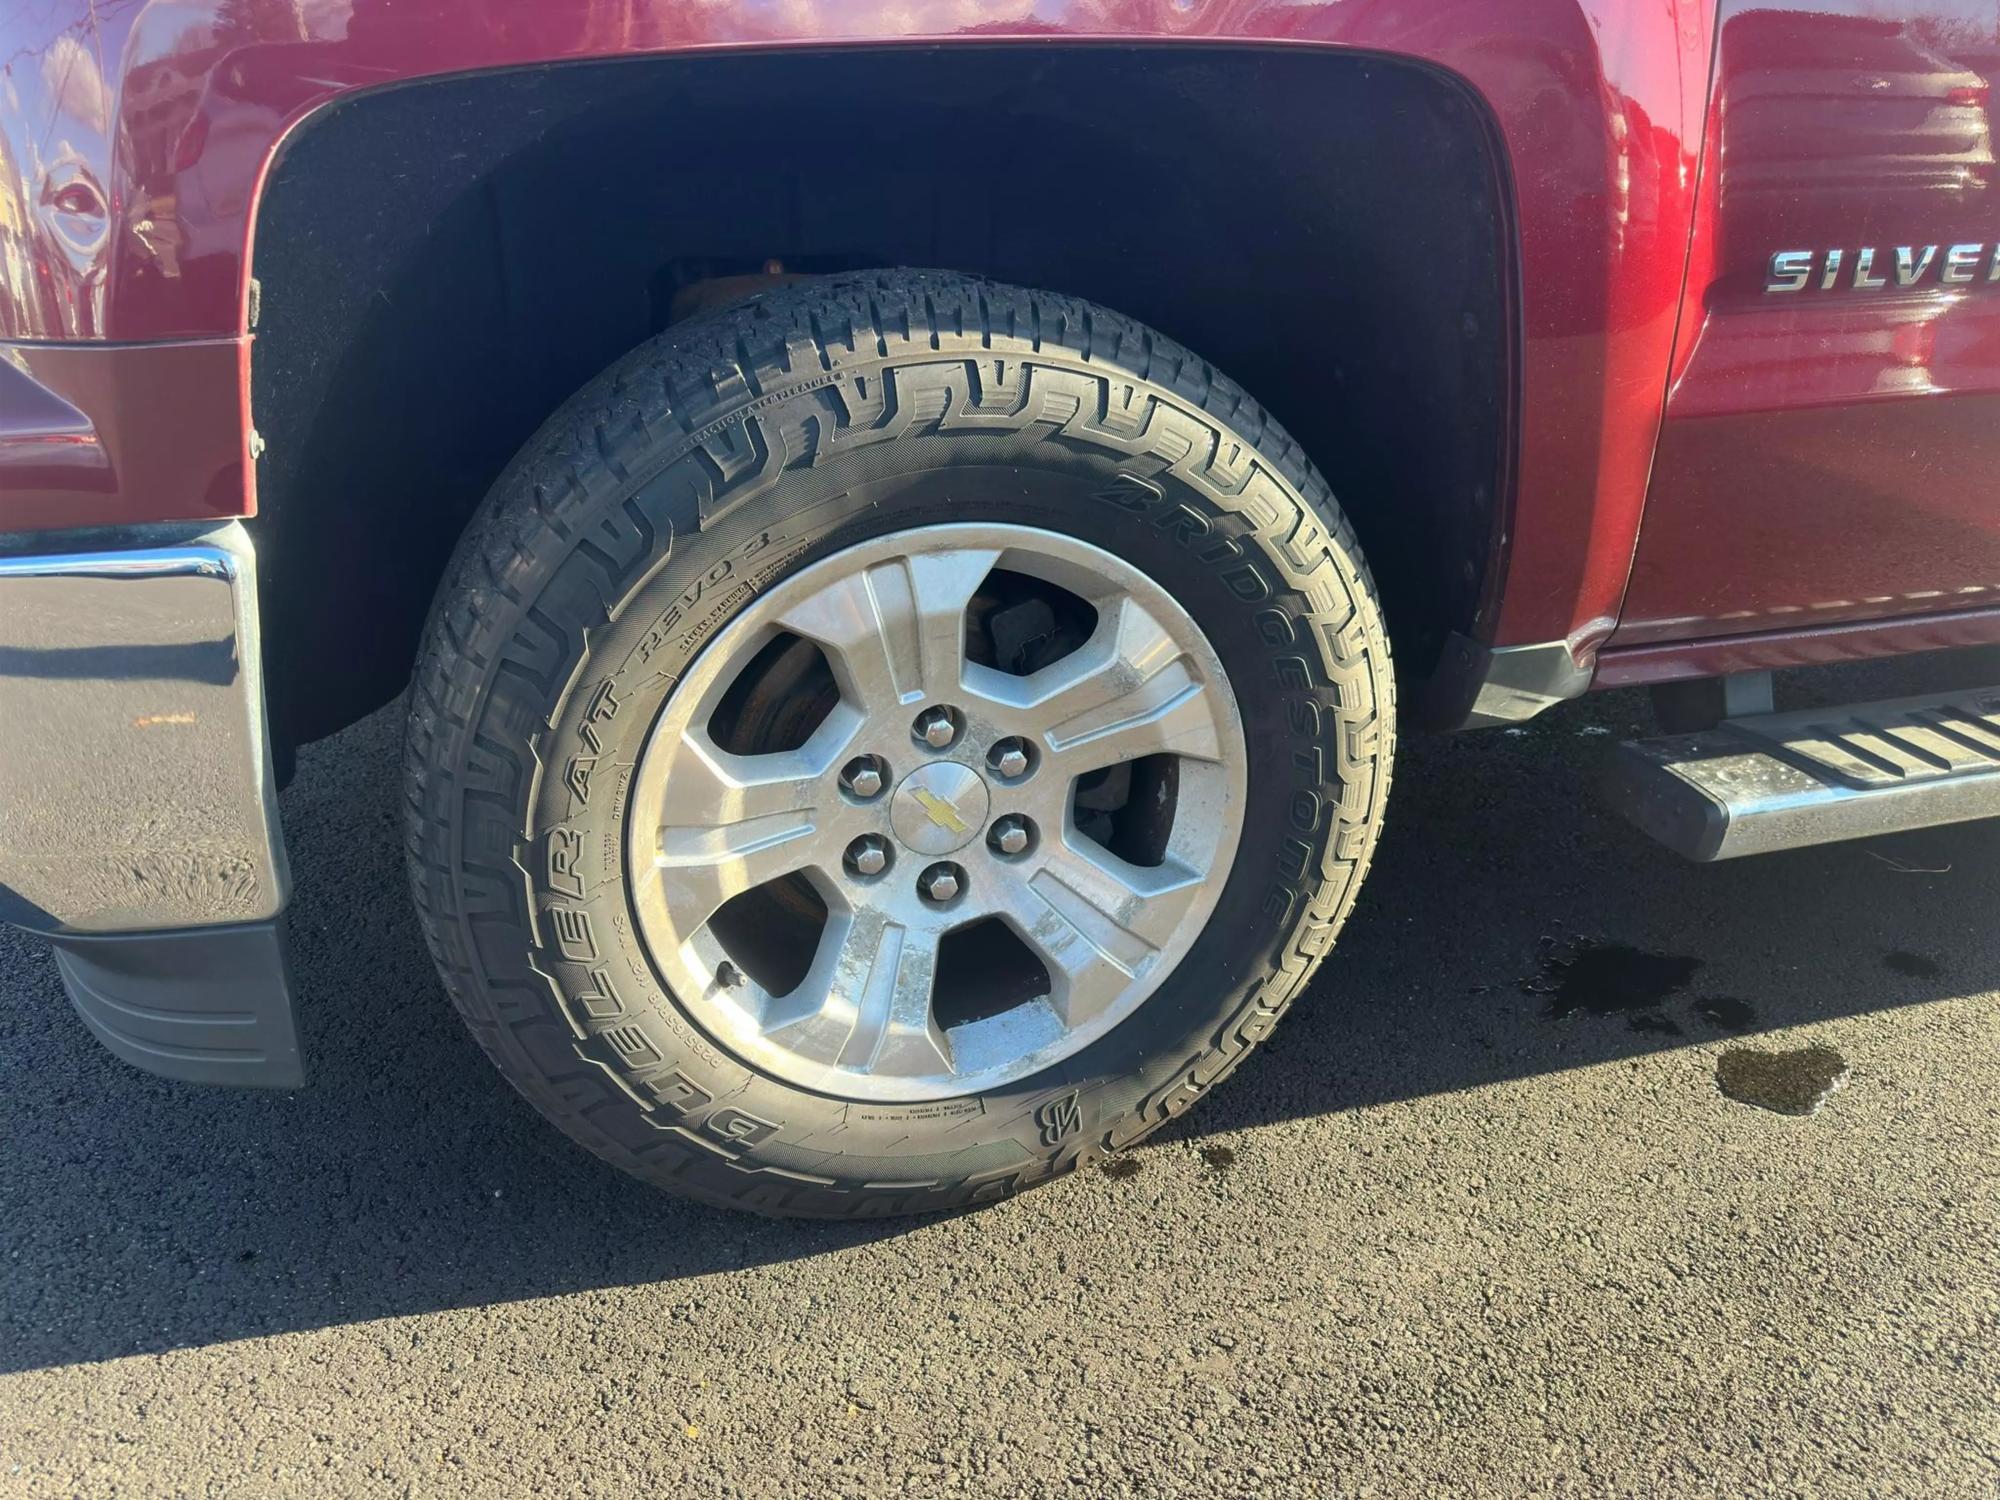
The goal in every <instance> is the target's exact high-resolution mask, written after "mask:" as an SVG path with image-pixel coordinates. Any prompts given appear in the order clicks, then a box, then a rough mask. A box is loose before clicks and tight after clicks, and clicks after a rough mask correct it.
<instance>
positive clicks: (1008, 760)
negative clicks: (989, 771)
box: [986, 736, 1032, 781]
mask: <svg viewBox="0 0 2000 1500" xmlns="http://www.w3.org/2000/svg"><path fill="white" fill-rule="evenodd" d="M986 763H987V764H988V765H990V766H992V767H993V769H994V770H995V771H997V772H998V773H999V774H1000V775H1001V776H1003V777H1005V778H1006V779H1007V780H1009V781H1015V780H1018V779H1019V778H1020V777H1023V776H1025V775H1027V774H1028V767H1029V765H1030V764H1032V762H1031V761H1030V760H1029V758H1028V742H1027V741H1026V740H1024V739H1021V738H1019V737H1018V736H1015V737H1010V738H1008V739H1004V740H1001V741H1000V742H999V743H998V744H996V745H995V746H994V747H993V748H992V749H991V750H990V751H988V752H987V755H986Z"/></svg>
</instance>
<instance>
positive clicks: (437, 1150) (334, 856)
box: [0, 695, 2000, 1370]
mask: <svg viewBox="0 0 2000 1500" xmlns="http://www.w3.org/2000/svg"><path fill="white" fill-rule="evenodd" d="M1643 713H1644V702H1643V699H1639V698H1635V697H1632V696H1629V695H1609V696H1607V697H1605V698H1603V699H1599V700H1594V701H1592V702H1590V703H1587V704H1583V705H1573V706H1571V707H1570V708H1569V709H1567V710H1564V711H1562V712H1560V713H1557V714H1555V715H1552V716H1550V717H1549V718H1547V719H1546V720H1545V721H1541V722H1538V723H1536V724H1535V725H1532V726H1530V727H1528V728H1527V729H1525V730H1524V731H1520V732H1514V733H1499V734H1489V735H1483V736H1466V737H1461V738H1456V739H1428V740H1422V739H1412V740H1409V741H1407V742H1406V745H1405V749H1404V754H1403V759H1402V762H1401V764H1400V766H1399V768H1398V772H1397V782H1398V785H1397V789H1396V795H1395V797H1394V798H1393V799H1392V801H1391V813H1390V828H1389V831H1388V834H1387V836H1386V838H1385V840H1384V842H1383V846H1382V849H1381V853H1380V856H1379V858H1378V861H1377V865H1376V868H1375V871H1374V873H1373V875H1372V876H1371V878H1370V880H1369V882H1368V884H1367V886H1366V888H1365V890H1364V894H1363V897H1362V902H1361V905H1360V907H1359V909H1358V910H1357V911H1356V913H1355V915H1354V917H1353V919H1352V921H1351V922H1350V924H1349V926H1348V928H1347V931H1346V933H1345V935H1344V936H1343V938H1342V941H1341V944H1340V946H1339V948H1338V949H1337V950H1336V952H1335V954H1334V956H1333V957H1332V958H1331V959H1330V960H1329V961H1328V963H1327V965H1326V966H1325V968H1324V969H1323V970H1322V971H1321V976H1320V978H1319V979H1318V980H1317V981H1316V982H1315V984H1314V985H1313V987H1312V989H1311V990H1310V991H1309V992H1308V993H1307V994H1306V995H1305V996H1304V997H1302V999H1301V1000H1300V1001H1299V1002H1298V1004H1297V1005H1296V1007H1295V1008H1294V1010H1293V1013H1292V1015H1291V1017H1290V1018H1289V1019H1288V1020H1287V1021H1286V1023H1285V1025H1284V1026H1282V1027H1281V1028H1280V1029H1279V1031H1278V1033H1277V1035H1276V1037H1275V1038H1274V1039H1273V1041H1272V1042H1271V1043H1270V1044H1269V1045H1268V1046H1267V1047H1266V1049H1265V1050H1264V1051H1263V1052H1261V1053H1260V1054H1259V1055H1258V1056H1256V1057H1254V1058H1252V1059H1251V1060H1250V1061H1249V1062H1248V1063H1247V1064H1246V1065H1245V1066H1244V1067H1243V1068H1242V1069H1241V1070H1239V1072H1238V1073H1237V1074H1236V1075H1235V1077H1234V1078H1233V1079H1232V1080H1231V1081H1230V1082H1229V1083H1228V1084H1227V1085H1226V1086H1225V1087H1224V1088H1223V1089H1222V1090H1221V1091H1220V1092H1219V1093H1218V1094H1217V1095H1215V1096H1214V1097H1213V1098H1211V1099H1210V1100H1208V1101H1206V1103H1205V1104H1204V1105H1203V1107H1202V1108H1201V1109H1200V1110H1198V1111H1197V1112H1196V1114H1195V1115H1194V1116H1193V1117H1192V1118H1191V1119H1190V1120H1188V1121H1186V1122H1184V1123H1183V1124H1181V1125H1179V1126H1176V1127H1175V1131H1176V1132H1177V1133H1181V1134H1185V1133H1190V1132H1192V1133H1213V1132H1220V1131H1227V1130H1240V1129H1245V1128H1249V1127H1256V1126H1271V1127H1278V1128H1282V1125H1283V1122H1285V1121H1288V1120H1292V1119H1295V1118H1300V1117H1307V1116H1316V1115H1324V1114H1328V1113H1334V1112H1342V1111H1357V1110H1365V1109H1368V1108H1370V1107H1372V1106H1378V1105H1382V1104H1385V1103H1388V1102H1391V1101H1397V1100H1405V1099H1413V1098H1422V1097H1425V1096H1429V1095H1433V1094H1438V1093H1443V1092H1449V1091H1453V1090H1459V1089H1467V1088H1476V1087H1478V1086H1480V1085H1483V1084H1488V1083H1493V1082H1497V1081H1501V1080H1506V1079H1514V1078H1522V1077H1528V1076H1534V1075H1540V1074H1551V1073H1560V1072H1561V1071H1563V1070H1566V1069H1570V1068H1575V1067H1580V1066H1585V1065H1589V1064H1593V1063H1602V1062H1608V1061H1613V1060H1617V1059H1622V1058H1628V1057H1632V1056H1636V1055H1638V1054H1641V1053H1648V1052H1654V1051H1658V1050H1660V1049H1662V1048H1670V1047H1681V1046H1688V1045H1694V1044H1698V1043H1706V1042H1713V1041H1717V1040H1720V1039H1724V1038H1727V1037H1730V1036H1732V1035H1734V1034H1736V1032H1737V1030H1739V1029H1740V1030H1742V1031H1746V1032H1756V1031H1764V1030H1769V1029H1773V1028H1779V1027H1789V1026H1797V1025H1803V1024H1807V1023H1811V1022H1815V1021H1820V1020H1824V1019H1827V1018H1832V1017H1839V1016H1843V1015H1849V1014H1853V1013H1857V1012H1863V1011H1873V1010H1881V1009H1885V1008H1889V1007H1895V1006H1902V1005H1910V1004H1915V1003H1918V1002H1922V1001H1926V1000H1931V999H1935V998H1939V997H1943V996H1955V995H1964V994H1971V993H1980V992H1984V991H1987V990H1989V989H1992V988H1994V987H1995V986H1996V985H2000V939H1996V936H1995V923H1994V922H1993V920H1992V913H1993V910H1994V905H1995V903H1994V892H1995V889H1996V884H2000V882H1996V875H2000V835H1996V830H1995V828H1994V827H1992V826H1990V825H1979V824H1975V825H1968V826H1964V827H1960V828H1956V829H1948V830H1938V831H1934V832H1930V833H1925V834H1916V835H1905V836H1902V837H1900V838H1897V839H1893V840H1877V841H1873V842H1871V843H1868V844H1860V845H1843V846H1833V847H1830V848H1827V849H1822V850H1811V851H1803V852H1800V853H1795V854H1789V855H1779V856H1772V857H1768V858H1765V859H1761V860H1751V861H1744V862H1741V863H1737V864H1733V865H1722V866H1713V867H1705V868H1700V867H1693V866H1688V865H1684V864H1681V863H1679V862H1678V861H1677V860H1676V859H1675V858H1674V857H1673V856H1671V855H1669V854H1666V853H1664V852H1663V851H1659V850H1656V849H1654V848H1653V847H1652V846H1651V845H1649V844H1648V843H1647V842H1646V841H1645V840H1644V839H1643V838H1642V836H1640V835H1639V834H1637V833H1636V832H1634V831H1632V830H1629V829H1627V828H1626V827H1625V826H1624V825H1623V824H1621V823H1619V822H1617V821H1616V820H1615V819H1613V818H1611V817H1610V816H1608V815H1607V814H1605V813H1603V812H1602V811H1600V810H1599V809H1598V808H1597V806H1596V804H1595V802H1594V800H1593V799H1592V795H1591V786H1590V779H1591V774H1592V771H1593V767H1594V764H1595V757H1596V756H1598V755H1600V754H1601V753H1602V752H1603V751H1604V750H1605V748H1606V747H1607V746H1608V744H1609V742H1610V736H1612V735H1624V734H1629V733H1634V732H1642V725H1643V722H1644V720H1643ZM399 727H400V718H399V716H398V714H397V712H396V711H395V710H393V709H391V710H388V711H385V712H384V713H382V714H378V715H376V716H375V717H374V718H372V719H370V720H368V721H366V722H364V723H363V724H361V725H358V726H356V727H355V728H353V729H351V730H349V731H347V732H345V733H344V734H342V735H341V736H339V737H337V738H336V739H334V740H332V741H328V742H326V743H324V744H322V745H319V746H316V747H312V748H309V749H308V751H307V752H306V753H305V756H304V757H303V759H302V765H301V772H300V777H299V781H298V783H297V784H296V785H295V786H294V787H293V788H292V789H291V790H290V791H289V792H288V793H287V794H286V797H285V801H284V812H285V818H286V826H287V832H288V838H289V840H290V844H291V849H292V855H293V861H294V866H295V869H296V870H297V873H298V896H297V898H296V901H295V903H294V907H293V914H292V922H293V942H294V957H295V963H294V968H295V972H296V973H297V975H298V977H299V987H300V1008H301V1012H302V1021H303V1026H304V1030H305V1036H304V1042H305V1048H306V1056H307V1065H308V1070H309V1076H310V1082H309V1084H308V1086H307V1087H306V1088H305V1089H304V1090H302V1091H300V1092H298V1093H296V1094H291V1095H276V1094H246V1093H234V1092H227V1091H219V1090H208V1089H201V1088H195V1087H188V1086H182V1085H176V1084H171V1083H166V1082H163V1081H161V1080H158V1079H153V1078H149V1077H146V1076H144V1075H141V1074H139V1073H136V1072H134V1071H132V1070H130V1069H128V1068H126V1067H124V1066H123V1065H122V1064H119V1063H117V1062H115V1061H113V1060H112V1059H111V1058H110V1057H109V1056H107V1055H106V1054H104V1053H103V1052H101V1051H100V1050H99V1049H98V1048H97V1047H96V1046H95V1044H94V1043H93V1042H91V1041H90V1039H89V1037H88V1036H87V1035H86V1034H85V1032H84V1030H83V1028H82V1027H81V1026H80V1025H79V1024H77V1022H76V1021H75V1019H74V1018H73V1016H72V1015H71V1014H70V1012H69V1008H68V1006H67V1003H66V1002H65V1001H64V1000H63V998H62V995H61V991H60V988H59V985H58V982H57V978H56V973H55V967H54V963H53V961H52V960H51V959H50V957H49V955H48V953H47V950H46V949H45V948H44V947H43V946H42V945H41V944H39V943H38V942H36V941H35V940H33V939H29V938H25V937H22V936H19V935H17V934H13V933H11V932H0V973H4V978H0V984H3V985H4V986H5V987H6V994H5V998H4V1000H0V1254H4V1256H5V1265H6V1277H5V1281H4V1284H0V1369H6V1370H18V1369H30V1368H38V1367H42V1366H47V1365H56V1364H68V1363H73V1362H78V1361H91V1360H101V1359H107V1358H112V1357H116V1356H120V1355H127V1354H133V1353H142V1352H148V1351H158V1350H164V1349H169V1348H175V1347H182V1346H190V1345H205V1344H210V1343H215V1342H219V1341H224V1340H229V1339H237V1338H245V1337H251V1336H257V1335H262V1334H270V1333H277V1332H283V1331H289V1330H298V1329H311V1328H317V1327H323V1326H327V1325H331V1324H347V1323H354V1322H359V1321H363V1320H367V1319H373V1318H384V1317H393V1316H398V1315H402V1314H409V1313H417V1312H426V1311H433V1310H437V1309H442V1308H451V1307H461V1306H469V1305H481V1304H492V1303H502V1302H507V1301H511V1300H515V1299H520V1298H528V1297H538V1296H546V1295H550V1294H556V1293H563V1292H569V1291H575V1290H579V1289H588V1288H595V1287H605V1286H616V1285H626V1284H632V1283H654V1282H663V1281H673V1280H678V1279H685V1278H690V1277H696V1276H700V1275H703V1274H705V1273H709V1272H716V1271H727V1270H732V1269H735V1268H738V1267H740V1266H744V1265H750V1264H760V1263H766V1262H771V1261H782V1260H789V1259H795V1258H799V1257H806V1256H813V1255H818V1254H821V1253H823V1252H826V1251H829V1250H837V1249H839V1248H842V1247H844V1246H849V1245H853V1244H857V1243H860V1242H863V1241H866V1240H873V1239H881V1238H885V1237H893V1236H895V1235H897V1234H900V1233H903V1232H906V1231H907V1229H908V1228H909V1227H910V1226H908V1225H888V1226H881V1225H870V1226H857V1225H828V1224H818V1223H801V1224H793V1223H771V1222H766V1221H762V1220H757V1219H752V1218H748V1217H745V1216H741V1215H736V1214H730V1213H725V1212H719V1211H715V1210H710V1209H707V1208H703V1207H699V1206H696V1205H692V1204H687V1203H682V1202H679V1201H677V1200H674V1199H672V1198H669V1197H666V1196H664V1195H661V1194H659V1193H657V1192H655V1191H653V1190H651V1189H649V1188H645V1187H642V1186H640V1185H639V1184H636V1183H632V1182H628V1181H627V1180H626V1179H624V1178H623V1177H621V1176H619V1175H618V1174H617V1173H615V1172H614V1171H612V1170H611V1169H610V1168H608V1167H606V1166H603V1165H602V1164H600V1163H598V1162H597V1161H596V1160H595V1159H594V1158H592V1157H590V1156H588V1155H586V1154H585V1153H584V1152H582V1151H581V1150H579V1149H577V1148H575V1147H572V1146H571V1145H570V1144H569V1143H568V1142H567V1141H566V1140H565V1139H564V1138H562V1137H561V1136H560V1135H558V1134H557V1133H556V1132H555V1131H553V1130H552V1129H550V1128H548V1127H547V1126H545V1125H544V1124H543V1123H542V1122H541V1120H540V1118H539V1116H537V1115H535V1114H534V1113H533V1111H532V1110H530V1109H529V1107H528V1106H527V1105H526V1104H525V1103H524V1102H522V1101H521V1100H519V1099H518V1098H517V1097H516V1096H515V1095H514V1094H513V1093H512V1091H511V1090H510V1089H508V1087H507V1086H506V1085H505V1084H504V1083H503V1082H502V1081H501V1080H500V1078H499V1076H498V1075H497V1074H496V1073H494V1072H493V1070H492V1069H491V1068H490V1067H489V1066H488V1065H487V1063H486V1061H485V1059H484V1057H483V1056H482V1055H481V1054H480V1053H479V1051H478V1049H477V1048H476V1047H475V1046H474V1044H473V1043H472V1041H471V1039H470V1037H469V1036H467V1035H466V1034H465V1033H464V1032H463V1031H462V1030H461V1029H460V1027H459V1026H458V1023H457V1021H456V1019H455V1017H454V1015H453V1013H452V1011H451V1009H450V1007H449V1005H448V1004H447V1002H446V1001H445V999H444V997H443V994H442V991H441V989H440V987H439V985H438V983H437V981H436V979H435V977H434V975H433V972H432V969H431V966H430V963H429V959H428V957H427V955H426V954H425V952H424V950H423V946H422V943H421V941H420V939H419V937H418V934H417V930H416V924H415V921H414V919H413V917H412V916H411V914H410V911H409V907H408V903H407V901H406V900H405V898H404V895H403V871H402V855H401V847H400V840H399V836H398V825H397V817H398V795H397V781H398V764H397V749H398V746H397V733H398V730H399ZM1580 940H1581V941H1582V942H1584V943H1588V942H1589V941H1590V940H1598V941H1601V942H1604V943H1616V944H1624V945H1629V946H1630V947H1632V948H1636V949H1638V950H1641V951H1642V952H1645V953H1652V954H1659V955H1663V956H1666V957H1668V958H1672V959H1679V960H1684V961H1686V962H1682V963H1677V964H1670V965H1667V966H1665V969H1664V972H1669V973H1672V974H1678V975H1686V976H1688V978H1687V983H1686V985H1685V988H1684V989H1681V990H1677V991H1670V992H1668V993H1666V994H1664V995H1663V996H1661V997H1660V998H1659V999H1658V1001H1657V1003H1655V1004H1653V1005H1651V1006H1649V1007H1645V1008H1642V1009H1639V1010H1630V1011H1626V1010H1620V1009H1618V1008H1617V1007H1616V1006H1612V1007H1609V1008H1606V1013H1603V1014H1598V1013H1594V1010H1593V1008H1592V1007H1588V1006H1585V1007H1571V1009H1572V1011H1573V1013H1572V1014H1569V1015H1567V1016H1564V1017H1562V1018H1561V1019H1557V1018H1555V1017H1554V1016H1553V1015H1552V1014H1551V1012H1552V1011H1554V1010H1559V1009H1561V1008H1562V1007H1561V1006H1559V1005H1555V1004H1552V997H1551V996H1550V995H1548V994H1546V993H1535V994H1528V993H1523V992H1522V991H1521V989H1520V988H1519V987H1518V982H1519V981H1521V980H1523V979H1526V978H1530V977H1532V976H1536V975H1537V974H1540V973H1542V972H1543V967H1542V966H1543V965H1544V963H1545V960H1546V959H1547V958H1548V957H1549V956H1550V955H1551V954H1552V953H1555V954H1558V955H1560V954H1567V953H1569V952H1572V951H1574V946H1573V945H1575V944H1577V943H1578V942H1579V941H1580ZM1716 1000H1726V1001H1730V1002H1734V1008H1732V1007H1731V1006H1716V1005H1705V1004H1704V1002H1705V1001H1716ZM1746 1008H1747V1014H1746V1013H1745V1009H1746ZM1717 1017H1720V1018H1722V1019H1716V1018H1717ZM1273 1149H1281V1147H1278V1146H1274V1147H1273Z"/></svg>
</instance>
